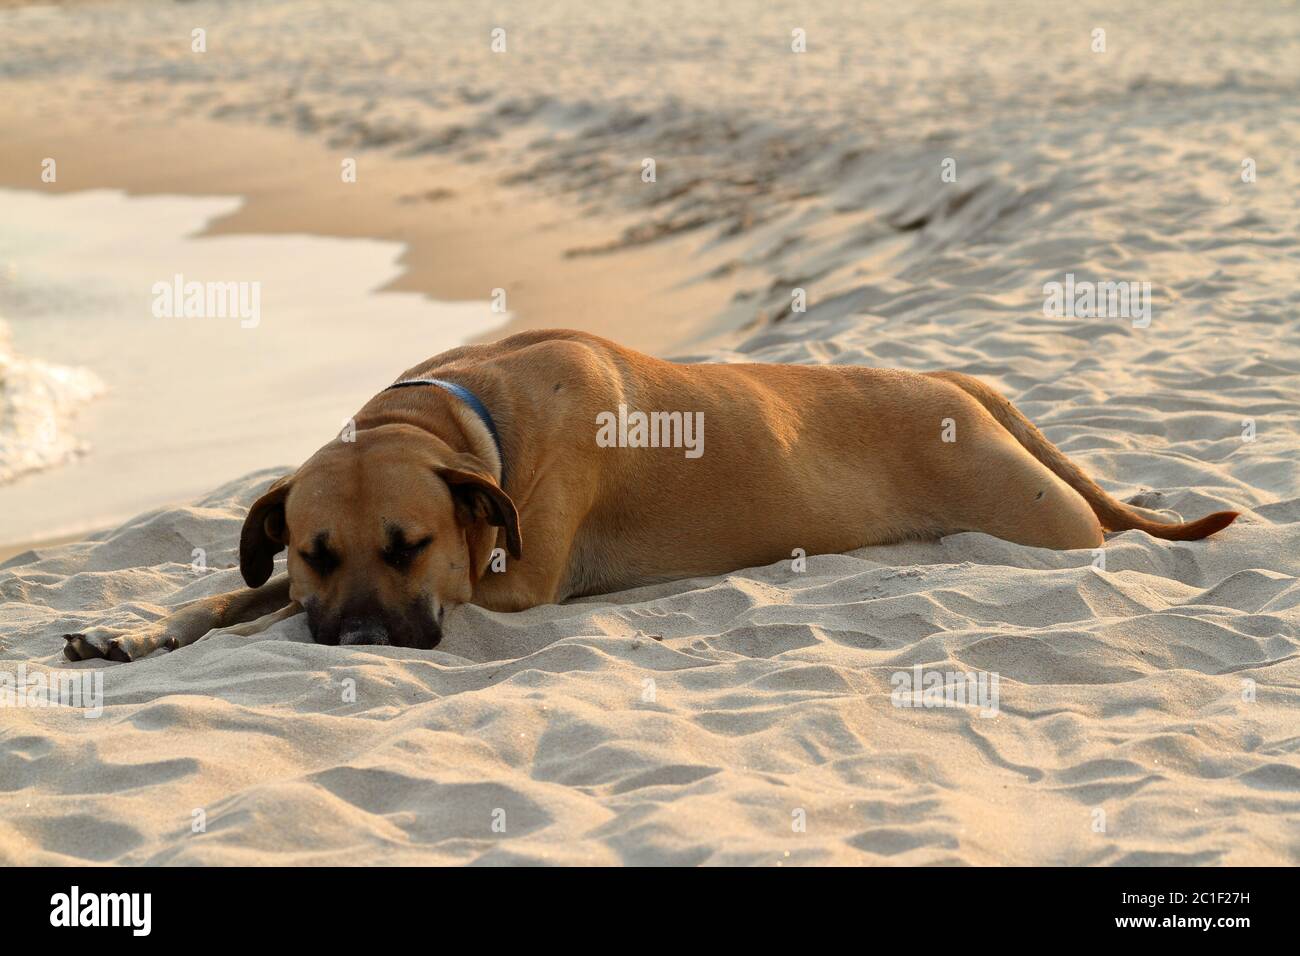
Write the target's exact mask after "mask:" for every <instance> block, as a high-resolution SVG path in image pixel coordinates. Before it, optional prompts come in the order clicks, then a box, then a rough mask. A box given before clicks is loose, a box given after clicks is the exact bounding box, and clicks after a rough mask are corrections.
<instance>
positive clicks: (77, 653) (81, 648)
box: [63, 634, 95, 661]
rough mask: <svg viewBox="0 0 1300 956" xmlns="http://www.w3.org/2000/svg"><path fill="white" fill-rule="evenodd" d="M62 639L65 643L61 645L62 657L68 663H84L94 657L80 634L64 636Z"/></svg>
mask: <svg viewBox="0 0 1300 956" xmlns="http://www.w3.org/2000/svg"><path fill="white" fill-rule="evenodd" d="M63 639H64V640H65V641H67V643H66V644H64V645H63V656H64V657H66V658H67V659H68V660H70V661H84V660H89V659H90V658H92V657H94V656H95V654H94V652H93V651H92V650H91V648H90V645H89V644H87V643H86V642H85V640H84V639H83V638H82V636H81V635H80V634H64V635H63Z"/></svg>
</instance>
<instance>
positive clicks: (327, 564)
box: [298, 544, 341, 577]
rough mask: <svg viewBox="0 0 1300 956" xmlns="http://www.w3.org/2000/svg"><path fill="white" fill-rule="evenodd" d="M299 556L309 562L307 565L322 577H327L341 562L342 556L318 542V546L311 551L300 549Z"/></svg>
mask: <svg viewBox="0 0 1300 956" xmlns="http://www.w3.org/2000/svg"><path fill="white" fill-rule="evenodd" d="M298 555H299V557H301V558H302V559H303V561H305V562H307V567H309V568H311V569H312V570H313V571H315V572H316V573H317V574H318V575H320V576H321V577H326V576H327V575H329V574H330V572H332V571H333V570H334V569H335V568H337V567H338V566H339V564H340V563H341V561H340V558H339V556H338V555H337V554H335V553H334V552H333V551H331V550H329V549H328V548H323V547H321V546H320V545H319V544H317V546H316V548H315V549H313V550H311V551H301V550H300V551H299V552H298Z"/></svg>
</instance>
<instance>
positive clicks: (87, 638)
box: [63, 625, 163, 664]
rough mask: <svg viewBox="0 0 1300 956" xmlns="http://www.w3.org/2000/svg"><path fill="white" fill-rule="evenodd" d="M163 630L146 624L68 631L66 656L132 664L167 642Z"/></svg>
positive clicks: (64, 636)
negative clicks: (141, 625) (163, 636)
mask: <svg viewBox="0 0 1300 956" xmlns="http://www.w3.org/2000/svg"><path fill="white" fill-rule="evenodd" d="M161 638H162V632H161V631H160V629H158V628H156V627H151V626H149V625H145V626H143V627H139V628H130V629H123V628H119V627H92V628H90V629H89V630H87V631H84V632H78V633H75V634H64V635H63V640H64V641H66V642H67V643H65V644H64V645H63V656H64V657H66V658H67V659H68V660H70V661H91V660H106V661H115V662H117V663H119V664H128V663H130V662H131V661H135V660H139V659H140V658H141V657H144V656H145V655H146V654H148V653H150V652H151V651H155V650H157V649H158V647H159V646H160V645H161V644H162V643H163V641H162V640H161Z"/></svg>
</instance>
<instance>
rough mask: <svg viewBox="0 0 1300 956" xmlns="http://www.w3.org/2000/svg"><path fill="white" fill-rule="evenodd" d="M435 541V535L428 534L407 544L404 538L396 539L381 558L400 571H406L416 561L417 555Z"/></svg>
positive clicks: (389, 544) (390, 543)
mask: <svg viewBox="0 0 1300 956" xmlns="http://www.w3.org/2000/svg"><path fill="white" fill-rule="evenodd" d="M432 541H433V535H431V534H427V535H425V536H424V537H423V538H420V539H419V540H417V541H411V542H407V541H406V540H405V539H404V538H400V537H399V538H394V539H393V540H392V541H390V542H389V543H388V547H386V548H384V550H383V551H382V552H381V556H382V557H383V559H384V562H385V563H386V564H388V565H389V566H390V567H392V568H396V569H397V570H398V571H401V570H404V569H405V568H406V567H408V566H409V565H410V563H411V562H412V561H413V560H415V557H416V555H418V554H419V553H420V552H421V551H423V550H424V549H425V548H427V547H428V546H429V544H430V543H431V542H432Z"/></svg>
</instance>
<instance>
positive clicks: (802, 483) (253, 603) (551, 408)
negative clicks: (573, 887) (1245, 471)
mask: <svg viewBox="0 0 1300 956" xmlns="http://www.w3.org/2000/svg"><path fill="white" fill-rule="evenodd" d="M355 425H356V428H355V434H354V435H353V434H350V433H346V432H345V434H344V435H343V436H341V437H340V438H338V439H335V440H334V441H331V442H330V443H329V444H327V445H326V446H325V447H324V448H322V449H321V450H320V451H318V452H317V453H316V454H315V455H313V456H312V457H311V458H310V459H308V461H307V462H306V463H305V464H303V465H302V467H301V468H299V469H298V470H297V472H295V473H294V474H292V475H289V476H286V477H284V478H281V479H280V480H279V481H277V482H276V483H275V484H273V485H272V486H271V487H270V489H268V490H267V492H266V493H265V494H264V495H262V497H261V498H259V499H258V500H257V502H255V503H254V505H253V507H252V508H251V509H250V510H249V513H248V517H247V519H246V521H245V522H244V529H243V533H242V535H241V538H240V549H239V558H240V569H241V571H242V573H243V576H244V580H245V581H246V582H247V583H248V585H249V588H250V590H244V591H236V592H232V593H230V594H223V595H218V596H216V597H212V598H206V599H203V600H200V601H196V602H194V603H193V604H190V605H188V606H187V607H185V608H183V609H182V610H180V611H179V612H177V613H176V614H173V615H171V616H170V617H167V618H165V619H163V620H161V621H159V622H157V623H155V624H153V625H150V626H148V627H146V628H144V629H140V630H135V631H129V632H123V631H118V630H114V629H109V628H94V629H92V630H91V631H89V632H86V633H84V634H70V635H67V641H68V643H67V647H66V653H67V655H68V657H70V658H72V659H73V660H80V659H83V658H89V657H108V658H111V659H114V660H132V659H135V658H138V657H141V656H143V655H145V654H148V653H149V652H151V651H153V650H155V649H157V648H160V647H167V648H177V647H182V646H184V645H186V644H191V643H193V642H194V641H196V640H198V639H199V638H200V637H202V636H203V635H204V634H206V633H207V632H208V631H210V630H212V629H213V628H230V627H231V626H232V625H242V627H235V628H234V629H233V630H234V632H235V633H245V634H250V633H256V632H257V631H260V630H263V629H265V628H266V627H267V626H269V624H271V623H273V622H274V621H277V620H280V619H282V618H284V617H287V616H289V615H292V614H296V613H298V612H300V611H302V610H304V609H305V610H306V613H307V619H308V623H309V625H310V628H311V632H312V636H313V638H314V639H315V640H316V641H318V642H320V643H325V644H395V645H400V646H407V647H425V648H427V647H433V646H434V645H435V644H437V643H438V641H439V639H440V638H441V625H442V620H443V615H444V613H445V612H446V610H447V608H449V607H452V606H454V605H457V604H462V603H466V602H472V603H474V604H479V605H482V606H484V607H486V608H489V609H492V610H498V611H518V610H522V609H524V608H529V607H533V606H534V605H537V604H549V603H554V602H559V601H563V600H565V599H566V598H569V597H574V596H578V595H584V594H594V593H601V592H607V591H617V590H621V589H624V588H629V587H634V586H637V585H643V584H648V583H652V582H657V581H666V580H671V579H676V578H685V577H693V576H696V575H711V574H721V573H724V572H727V571H733V570H736V569H738V568H745V567H752V566H756V565H764V564H770V563H772V562H774V561H778V560H782V559H789V558H790V557H791V556H792V555H793V554H795V553H797V552H796V549H802V550H803V551H804V552H805V553H807V554H819V553H829V552H839V551H848V550H852V549H854V548H860V547H863V546H864V545H870V544H885V543H889V542H896V541H902V540H904V539H908V538H938V537H940V536H942V535H946V534H952V533H955V532H959V531H982V532H985V533H987V534H991V535H996V536H997V537H999V538H1004V539H1006V540H1008V541H1013V542H1017V543H1019V544H1025V545H1030V546H1033V547H1039V548H1061V549H1065V548H1096V547H1098V546H1100V545H1101V543H1102V529H1103V528H1105V529H1107V530H1112V531H1119V530H1123V529H1128V528H1137V529H1140V530H1142V531H1145V532H1147V533H1148V534H1151V535H1154V536H1156V537H1159V538H1168V539H1173V540H1191V539H1196V538H1203V537H1205V536H1206V535H1209V534H1213V533H1214V532H1216V531H1218V530H1220V529H1221V528H1224V527H1226V526H1227V525H1229V524H1230V523H1231V522H1232V521H1233V519H1234V518H1236V517H1237V513H1236V512H1233V511H1221V512H1217V513H1215V514H1212V515H1208V516H1207V517H1204V518H1201V519H1200V520H1198V521H1192V522H1187V523H1182V524H1166V523H1162V522H1159V521H1155V520H1152V518H1150V517H1148V516H1147V515H1144V514H1142V513H1141V512H1139V511H1138V510H1137V509H1134V508H1132V507H1130V506H1128V505H1125V504H1123V503H1122V502H1120V501H1117V500H1116V499H1114V498H1112V497H1111V496H1110V495H1108V494H1106V492H1104V491H1103V490H1102V489H1101V488H1100V487H1098V486H1097V485H1096V484H1095V483H1094V482H1093V481H1092V480H1091V479H1090V478H1088V477H1087V476H1086V475H1085V474H1084V473H1083V472H1082V471H1081V470H1080V469H1079V468H1078V467H1077V466H1076V465H1074V464H1073V463H1072V462H1071V461H1070V460H1069V459H1068V458H1066V457H1065V455H1064V454H1062V453H1061V452H1060V450H1058V449H1057V448H1056V447H1055V446H1053V445H1052V444H1051V443H1050V442H1049V441H1048V440H1047V439H1046V438H1044V437H1043V435H1042V434H1041V433H1040V432H1039V431H1038V429H1037V428H1035V427H1034V426H1033V425H1032V424H1031V423H1030V422H1029V421H1028V420H1027V419H1026V418H1025V417H1024V416H1023V415H1021V414H1020V413H1019V412H1018V411H1016V409H1015V408H1014V407H1013V406H1012V405H1011V403H1010V402H1008V401H1007V400H1006V399H1005V398H1003V397H1002V396H1001V395H999V394H998V393H997V392H995V391H993V390H992V389H990V388H989V387H987V386H985V385H983V384H982V383H980V382H979V381H977V380H975V379H973V378H970V377H969V376H966V375H962V374H959V373H956V372H931V373H925V374H916V373H911V372H900V371H892V370H884V369H873V368H860V367H852V366H803V365H704V364H699V365H679V364H674V363H671V362H665V361H661V360H659V359H655V358H651V357H650V356H647V355H642V354H640V353H638V352H633V351H631V350H630V349H625V348H623V347H621V346H619V345H616V344H614V343H613V342H609V341H607V340H605V339H601V338H597V337H596V336H594V335H588V334H586V333H583V332H573V331H566V330H548V331H538V332H526V333H523V334H521V335H515V336H512V337H510V338H508V339H505V340H504V341H502V342H499V343H496V344H494V345H474V346H467V347H464V348H458V349H453V350H451V351H450V352H445V353H443V354H442V355H439V356H437V357H436V358H434V359H431V360H430V361H428V362H426V363H424V364H423V365H419V366H417V367H416V368H413V369H411V370H410V371H408V372H407V373H406V374H405V375H404V376H403V377H402V379H401V380H399V383H398V384H397V385H394V386H393V387H391V388H389V389H386V390H385V391H383V392H380V393H379V394H378V395H376V396H375V397H374V398H373V399H371V400H370V401H369V402H368V403H367V404H366V406H365V407H364V408H363V409H362V410H361V411H360V412H359V413H358V414H357V416H356V419H355ZM706 427H707V444H706V442H705V435H706ZM286 548H287V549H288V573H287V574H284V575H281V576H279V577H278V578H276V579H275V580H273V581H271V582H270V583H267V581H268V579H269V578H270V576H271V571H272V559H273V558H274V556H275V555H276V554H277V553H279V552H280V551H282V550H284V549H286Z"/></svg>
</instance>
